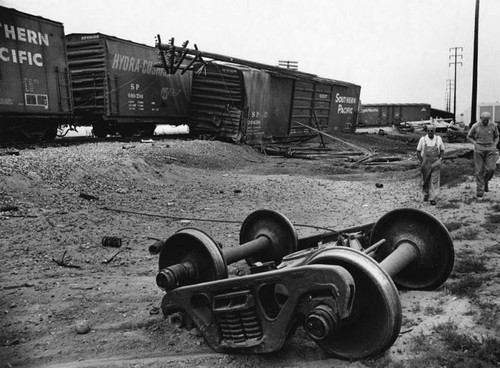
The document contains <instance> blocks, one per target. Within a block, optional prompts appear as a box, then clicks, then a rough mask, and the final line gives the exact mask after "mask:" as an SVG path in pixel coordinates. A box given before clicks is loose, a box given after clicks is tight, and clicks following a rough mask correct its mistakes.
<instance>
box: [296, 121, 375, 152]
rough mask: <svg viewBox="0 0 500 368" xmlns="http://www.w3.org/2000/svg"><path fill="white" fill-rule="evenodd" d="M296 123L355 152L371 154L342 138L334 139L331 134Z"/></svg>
mask: <svg viewBox="0 0 500 368" xmlns="http://www.w3.org/2000/svg"><path fill="white" fill-rule="evenodd" d="M294 123H295V124H299V125H302V126H304V127H306V128H308V129H311V130H313V131H315V132H318V133H319V134H322V135H324V136H325V137H328V138H331V139H333V140H335V141H338V142H340V143H342V144H345V145H347V146H349V147H351V148H354V149H355V150H358V151H361V152H364V153H365V154H367V155H368V154H370V153H371V152H370V151H369V150H368V149H366V148H364V147H361V146H358V145H357V144H354V143H351V142H347V141H345V140H343V139H340V138H338V137H334V136H333V135H331V134H328V133H325V132H323V131H321V130H318V129H315V128H313V127H311V126H309V125H307V124H302V123H300V122H298V121H294Z"/></svg>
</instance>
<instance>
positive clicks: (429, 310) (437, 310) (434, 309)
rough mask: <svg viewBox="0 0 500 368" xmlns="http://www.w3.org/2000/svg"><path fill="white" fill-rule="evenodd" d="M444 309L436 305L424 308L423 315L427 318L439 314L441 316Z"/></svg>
mask: <svg viewBox="0 0 500 368" xmlns="http://www.w3.org/2000/svg"><path fill="white" fill-rule="evenodd" d="M443 312H444V308H443V307H442V306H441V305H436V306H428V307H425V309H424V313H425V314H426V315H427V316H435V315H439V314H443Z"/></svg>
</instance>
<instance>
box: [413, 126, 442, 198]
mask: <svg viewBox="0 0 500 368" xmlns="http://www.w3.org/2000/svg"><path fill="white" fill-rule="evenodd" d="M435 132H436V127H434V126H431V127H429V128H428V133H427V135H425V136H423V137H422V138H420V140H419V141H418V146H417V157H418V160H419V161H420V165H421V166H420V171H421V172H422V180H423V184H422V190H423V192H424V201H425V202H427V201H430V204H431V205H435V204H436V201H437V197H438V195H439V189H440V186H441V184H440V182H441V162H442V159H443V154H444V144H443V140H442V139H441V137H440V136H438V135H436V134H435Z"/></svg>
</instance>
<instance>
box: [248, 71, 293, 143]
mask: <svg viewBox="0 0 500 368" xmlns="http://www.w3.org/2000/svg"><path fill="white" fill-rule="evenodd" d="M243 76H244V80H245V94H246V96H247V104H248V114H247V115H248V118H247V119H246V124H245V125H246V139H247V142H255V141H256V140H262V139H265V137H273V136H281V137H283V136H287V135H288V133H289V130H290V124H289V120H290V108H291V98H292V90H293V79H290V78H283V77H276V76H273V75H272V74H271V73H268V72H265V71H260V70H255V69H249V70H245V71H244V72H243Z"/></svg>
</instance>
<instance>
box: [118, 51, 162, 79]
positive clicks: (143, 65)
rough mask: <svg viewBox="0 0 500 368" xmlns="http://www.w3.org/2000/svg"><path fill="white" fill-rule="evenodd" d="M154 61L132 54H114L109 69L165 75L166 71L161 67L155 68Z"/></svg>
mask: <svg viewBox="0 0 500 368" xmlns="http://www.w3.org/2000/svg"><path fill="white" fill-rule="evenodd" d="M154 64H155V61H152V60H144V59H140V58H134V57H133V56H128V55H121V54H114V56H113V62H112V63H111V69H115V70H122V71H124V72H133V73H142V74H147V75H156V76H162V77H166V76H167V72H166V71H165V69H163V68H155V67H154Z"/></svg>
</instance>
